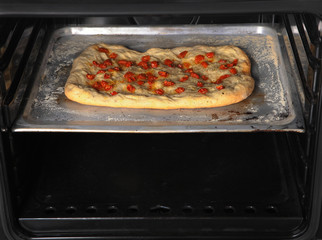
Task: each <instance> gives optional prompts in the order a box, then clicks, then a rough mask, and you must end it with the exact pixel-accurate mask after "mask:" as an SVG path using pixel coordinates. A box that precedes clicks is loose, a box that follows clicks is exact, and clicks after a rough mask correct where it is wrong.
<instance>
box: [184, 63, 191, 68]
mask: <svg viewBox="0 0 322 240" xmlns="http://www.w3.org/2000/svg"><path fill="white" fill-rule="evenodd" d="M190 66H191V65H190V63H187V62H185V63H183V67H184V68H190Z"/></svg>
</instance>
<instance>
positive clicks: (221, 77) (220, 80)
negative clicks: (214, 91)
mask: <svg viewBox="0 0 322 240" xmlns="http://www.w3.org/2000/svg"><path fill="white" fill-rule="evenodd" d="M230 76H231V75H230V74H225V75H222V76H220V77H219V78H218V79H217V81H216V82H214V83H215V84H220V83H222V81H223V80H224V79H226V78H228V77H230Z"/></svg>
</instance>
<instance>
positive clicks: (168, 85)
mask: <svg viewBox="0 0 322 240" xmlns="http://www.w3.org/2000/svg"><path fill="white" fill-rule="evenodd" d="M174 84H175V83H174V82H172V81H167V80H164V82H163V85H164V86H166V87H170V86H173V85H174Z"/></svg>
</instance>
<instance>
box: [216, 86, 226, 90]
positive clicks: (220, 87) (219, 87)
mask: <svg viewBox="0 0 322 240" xmlns="http://www.w3.org/2000/svg"><path fill="white" fill-rule="evenodd" d="M216 88H217V89H218V90H222V89H224V88H225V87H224V86H223V85H219V86H216Z"/></svg>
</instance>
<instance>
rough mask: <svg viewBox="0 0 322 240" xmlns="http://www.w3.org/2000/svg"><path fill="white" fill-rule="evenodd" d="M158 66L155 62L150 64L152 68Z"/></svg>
mask: <svg viewBox="0 0 322 240" xmlns="http://www.w3.org/2000/svg"><path fill="white" fill-rule="evenodd" d="M158 66H159V63H158V62H157V61H152V62H151V67H152V68H157V67H158Z"/></svg>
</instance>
